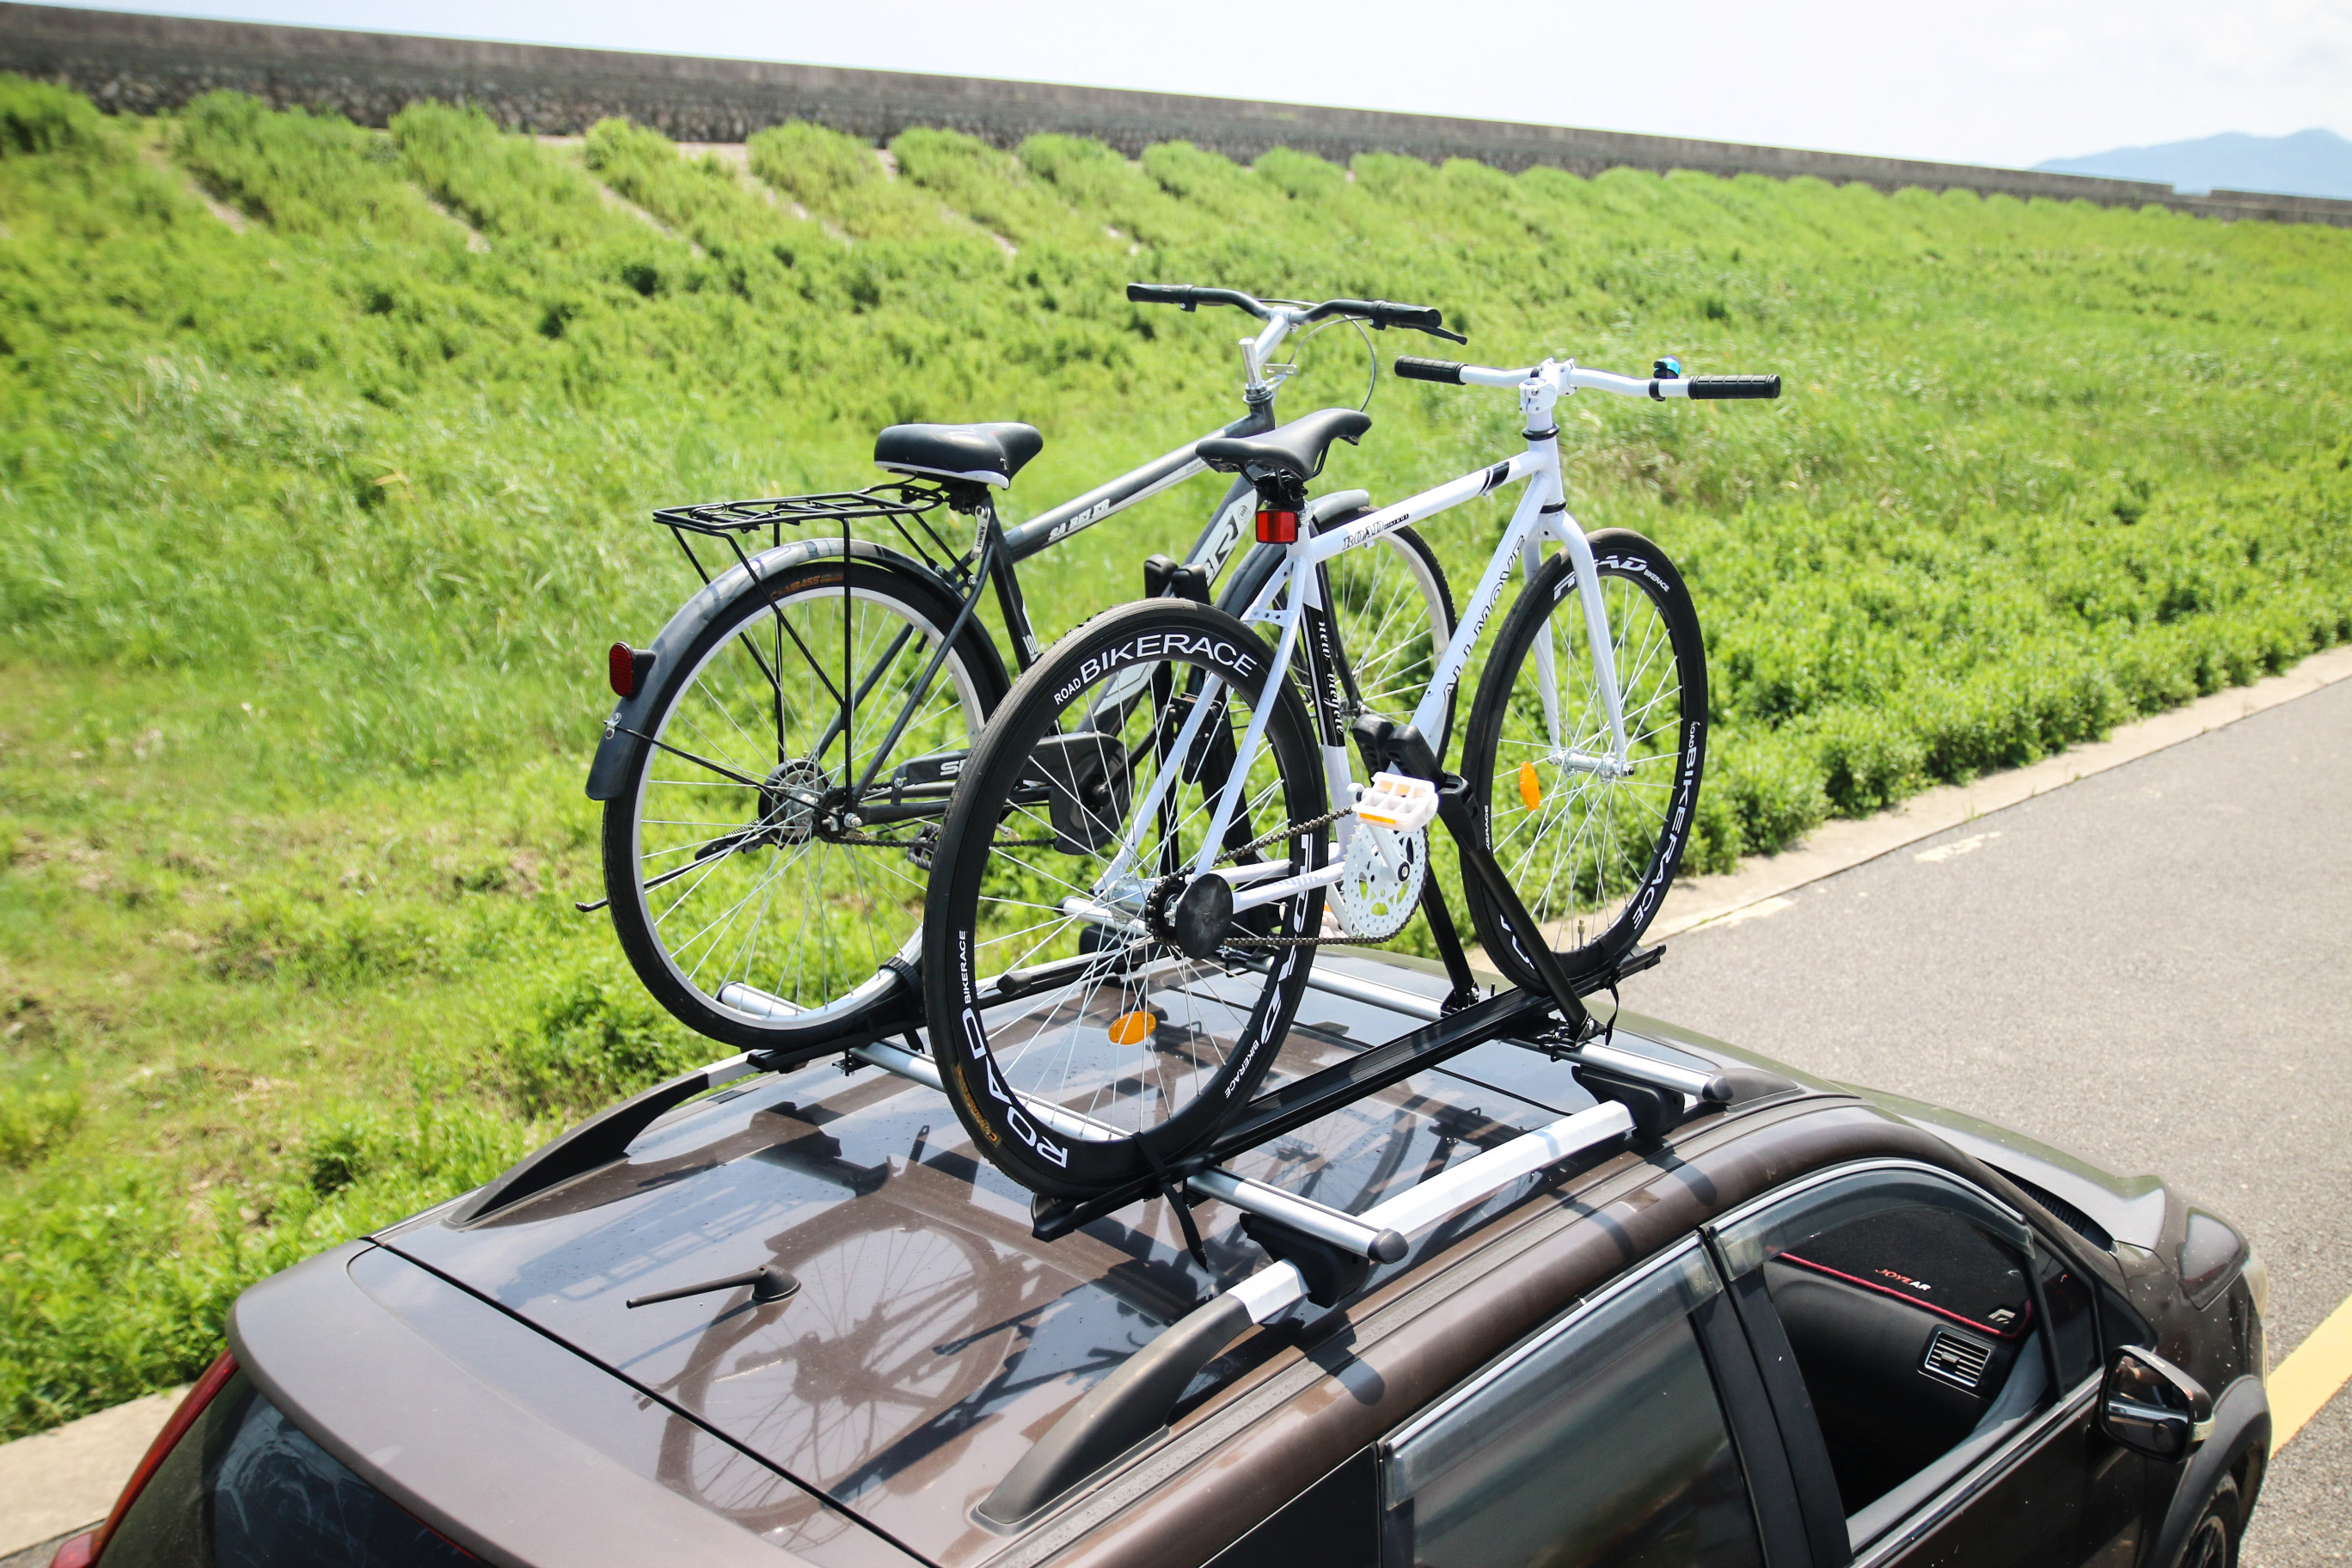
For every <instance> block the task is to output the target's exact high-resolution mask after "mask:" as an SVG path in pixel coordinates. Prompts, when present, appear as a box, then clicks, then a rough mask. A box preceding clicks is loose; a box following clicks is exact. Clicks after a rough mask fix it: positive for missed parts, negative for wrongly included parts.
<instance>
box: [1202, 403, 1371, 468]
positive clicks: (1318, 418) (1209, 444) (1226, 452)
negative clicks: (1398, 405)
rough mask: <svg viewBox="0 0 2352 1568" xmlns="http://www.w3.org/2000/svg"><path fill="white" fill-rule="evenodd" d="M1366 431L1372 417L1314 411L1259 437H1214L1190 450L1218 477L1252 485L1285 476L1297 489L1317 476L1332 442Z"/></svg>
mask: <svg viewBox="0 0 2352 1568" xmlns="http://www.w3.org/2000/svg"><path fill="white" fill-rule="evenodd" d="M1371 427H1372V417H1371V416H1370V415H1369V414H1365V413H1362V412H1360V411H1359V410H1357V409H1353V408H1320V409H1318V410H1316V411H1315V412H1314V413H1312V414H1309V415H1307V416H1306V417H1305V418H1303V419H1294V420H1292V421H1291V422H1290V423H1289V424H1287V425H1283V426H1276V428H1274V429H1272V430H1269V431H1267V432H1266V433H1265V435H1263V436H1219V437H1214V438H1213V439H1211V440H1207V441H1203V442H1202V443H1201V444H1200V445H1199V446H1197V447H1193V448H1192V450H1193V451H1194V452H1196V453H1198V454H1199V455H1200V458H1201V460H1202V462H1204V463H1206V464H1208V465H1209V467H1211V468H1214V469H1216V470H1217V471H1218V472H1220V473H1225V474H1232V473H1243V474H1247V475H1248V476H1249V477H1250V478H1252V479H1271V478H1273V477H1274V476H1276V475H1277V474H1282V475H1287V476H1288V477H1289V478H1291V479H1297V480H1298V481H1299V482H1300V483H1301V484H1304V483H1306V482H1307V480H1308V479H1313V478H1314V477H1315V476H1316V475H1317V474H1319V473H1321V472H1322V471H1323V454H1324V452H1325V451H1326V450H1328V448H1329V447H1330V445H1331V443H1332V442H1334V441H1353V440H1355V439H1356V437H1359V436H1361V435H1362V434H1363V433H1364V432H1365V431H1367V430H1369V429H1370V428H1371Z"/></svg>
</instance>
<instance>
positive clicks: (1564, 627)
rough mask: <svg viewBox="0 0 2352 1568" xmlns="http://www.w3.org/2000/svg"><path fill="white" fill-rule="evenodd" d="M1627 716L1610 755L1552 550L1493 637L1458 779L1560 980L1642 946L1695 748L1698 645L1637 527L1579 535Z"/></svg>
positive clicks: (1519, 962) (1666, 869)
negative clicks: (1618, 760)
mask: <svg viewBox="0 0 2352 1568" xmlns="http://www.w3.org/2000/svg"><path fill="white" fill-rule="evenodd" d="M1591 543H1592V553H1593V558H1594V561H1595V563H1596V564H1597V566H1598V567H1599V573H1598V577H1599V584H1600V588H1601V605H1602V608H1603V610H1604V612H1605V614H1606V616H1607V620H1608V628H1609V641H1610V647H1611V649H1612V657H1613V659H1614V662H1615V664H1616V668H1617V679H1618V685H1619V689H1620V692H1621V696H1622V711H1623V713H1624V720H1625V742H1626V748H1627V751H1626V763H1625V769H1624V771H1623V772H1622V773H1618V772H1617V771H1616V770H1615V768H1614V766H1613V764H1612V756H1611V750H1612V748H1611V744H1610V734H1609V716H1608V710H1607V708H1606V706H1605V704H1604V702H1603V700H1602V697H1601V687H1600V684H1599V682H1598V681H1597V680H1596V679H1594V671H1593V664H1592V650H1591V642H1590V641H1589V640H1588V638H1587V635H1586V630H1585V612H1584V603H1583V596H1582V595H1581V593H1580V591H1579V585H1578V583H1577V579H1576V570H1575V565H1574V563H1572V562H1571V561H1570V558H1569V557H1568V556H1567V555H1566V554H1559V555H1555V556H1553V557H1552V558H1551V559H1550V560H1549V561H1547V562H1545V563H1543V565H1542V566H1540V567H1538V569H1537V570H1536V572H1535V574H1534V575H1533V576H1532V577H1531V578H1530V579H1529V581H1528V585H1527V589H1526V591H1525V592H1524V593H1522V594H1521V595H1519V600H1518V603H1517V604H1516V605H1513V606H1512V607H1511V613H1510V615H1509V616H1508V617H1507V619H1506V620H1505V621H1504V623H1503V629H1502V631H1501V632H1500V633H1499V634H1498V635H1497V636H1496V641H1495V648H1494V652H1493V654H1492V655H1491V657H1489V658H1488V659H1487V661H1486V673H1485V675H1484V676H1482V677H1481V678H1480V679H1479V681H1478V695H1477V699H1476V700H1475V701H1474V702H1473V703H1472V704H1471V709H1470V732H1469V735H1468V738H1467V739H1466V741H1465V742H1464V746H1463V756H1462V772H1463V776H1464V777H1465V779H1466V780H1467V781H1468V784H1469V787H1470V806H1471V811H1472V815H1473V816H1474V817H1475V819H1476V821H1477V823H1478V826H1479V827H1480V828H1481V830H1482V831H1483V832H1484V833H1485V834H1486V842H1487V844H1488V845H1489V847H1492V848H1493V850H1494V852H1495V858H1496V860H1497V861H1498V862H1499V863H1500V864H1501V866H1502V868H1503V871H1504V874H1505V875H1506V876H1507V878H1508V879H1510V883H1511V886H1512V888H1513V889H1515V890H1517V893H1518V895H1519V898H1520V900H1521V901H1522V902H1524V903H1525V904H1526V905H1527V907H1528V912H1529V913H1531V914H1532V915H1534V916H1535V918H1536V921H1537V923H1538V925H1539V926H1540V927H1541V928H1542V931H1543V934H1544V938H1545V940H1546V941H1548V942H1549V943H1550V944H1551V947H1552V951H1553V952H1556V953H1558V954H1559V957H1560V960H1561V962H1562V963H1564V964H1565V965H1566V966H1567V968H1568V970H1569V973H1570V975H1572V976H1576V977H1579V978H1582V977H1587V976H1590V975H1592V974H1595V973H1601V972H1604V971H1606V970H1607V969H1608V967H1609V966H1610V965H1612V964H1613V963H1616V962H1617V961H1619V960H1620V959H1622V958H1623V957H1624V956H1625V954H1626V953H1628V952H1631V951H1632V950H1633V944H1634V943H1635V942H1638V941H1640V940H1641V936H1642V932H1643V930H1644V929H1645V928H1646V927H1647V926H1648V925H1649V923H1650V920H1651V917H1652V916H1654V914H1656V913H1657V910H1658V900H1661V899H1663V898H1664V896H1665V892H1666V889H1667V887H1668V885H1669V884H1671V883H1672V882H1673V881H1674V879H1675V869H1676V868H1678V867H1679V866H1680V865H1681V864H1682V856H1683V847H1684V845H1685V842H1686V841H1687V840H1688V837H1689V834H1690V826H1691V819H1692V811H1693V809H1694V807H1695V806H1696V803H1697V800H1698V788H1699V775H1700V773H1701V772H1702V771H1703V769H1704V766H1705V763H1706V647H1705V645H1704V644H1702V643H1701V641H1700V640H1699V630H1698V613H1697V611H1696V610H1695V609H1694V608H1693V607H1692V605H1691V599H1690V594H1689V591H1688V590H1687V589H1685V587H1684V585H1683V580H1682V574H1680V573H1678V572H1676V571H1675V567H1674V563H1672V562H1670V561H1668V560H1667V559H1666V557H1665V554H1664V552H1662V551H1660V550H1659V549H1658V547H1657V546H1656V545H1654V544H1652V543H1651V542H1649V541H1648V540H1646V539H1643V537H1641V535H1639V534H1636V533H1630V532H1627V531H1624V530H1622V529H1606V530H1603V531H1601V532H1598V533H1595V534H1593V535H1592V536H1591ZM1463 894H1464V897H1465V900H1466V901H1467V902H1468V904H1469V906H1470V916H1471V919H1472V920H1473V921H1475V922H1476V925H1477V929H1478V936H1479V940H1480V941H1481V942H1485V943H1486V953H1487V956H1488V957H1489V958H1490V959H1492V960H1493V962H1494V963H1495V966H1496V968H1497V969H1499V970H1501V971H1502V973H1504V975H1505V976H1506V977H1507V978H1508V979H1509V980H1510V981H1511V982H1512V983H1513V984H1517V985H1523V986H1528V987H1530V988H1534V987H1538V986H1539V985H1540V984H1541V982H1540V979H1539V978H1538V975H1537V973H1536V971H1535V965H1534V963H1533V962H1532V961H1531V960H1529V959H1528V956H1527V955H1526V954H1525V953H1524V952H1522V951H1520V949H1519V947H1518V937H1517V933H1515V932H1512V931H1508V930H1507V929H1506V928H1505V926H1504V924H1503V921H1502V919H1501V917H1500V915H1499V914H1498V913H1497V912H1496V909H1495V906H1494V902H1493V900H1490V899H1488V898H1487V897H1486V892H1485V889H1483V888H1481V887H1480V885H1479V884H1478V882H1477V880H1476V879H1475V878H1472V877H1468V876H1466V875H1465V877H1464V879H1463Z"/></svg>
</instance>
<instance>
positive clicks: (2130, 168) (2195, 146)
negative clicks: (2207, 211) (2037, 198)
mask: <svg viewBox="0 0 2352 1568" xmlns="http://www.w3.org/2000/svg"><path fill="white" fill-rule="evenodd" d="M2034 167H2036V168H2037V169H2046V170H2048V171H2049V172H2051V173H2052V174H2102V175H2105V177H2106V178H2108V179H2111V180H2155V181H2158V183H2160V184H2168V185H2170V186H2172V187H2173V188H2174V189H2176V190H2178V191H2179V192H2180V193H2181V194H2182V195H2203V194H2204V193H2205V192H2207V191H2216V190H2220V191H2271V192H2276V193H2279V194H2281V195H2294V196H2336V197H2338V198H2340V199H2342V200H2346V201H2352V142H2347V141H2346V140H2344V138H2343V137H2341V136H2338V135H2336V132H2333V131H2298V132H2295V133H2294V135H2292V136H2248V135H2246V134H2245V133H2243V132H2237V131H2231V132H2226V133H2225V134H2223V135H2220V136H2208V137H2206V138H2205V139H2204V140H2202V141H2200V142H2166V143H2165V144H2164V145H2163V146H2161V147H2118V148H2116V150H2115V151H2114V152H2112V153H2092V154H2091V155H2090V156H2089V157H2087V158H2053V159H2051V160H2050V162H2048V163H2037V164H2035V165H2034Z"/></svg>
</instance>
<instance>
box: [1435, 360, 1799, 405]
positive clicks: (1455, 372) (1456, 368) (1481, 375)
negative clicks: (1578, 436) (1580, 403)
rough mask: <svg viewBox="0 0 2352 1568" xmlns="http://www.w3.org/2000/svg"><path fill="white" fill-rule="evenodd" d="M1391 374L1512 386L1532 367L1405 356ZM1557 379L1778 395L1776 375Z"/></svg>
mask: <svg viewBox="0 0 2352 1568" xmlns="http://www.w3.org/2000/svg"><path fill="white" fill-rule="evenodd" d="M1396 373H1397V374H1398V375H1400V376H1402V377H1403V378H1404V379H1405V380H1407V381H1435V382H1443V383H1444V384H1447V385H1449V386H1505V387H1508V386H1517V385H1518V384H1519V383H1521V382H1523V381H1525V380H1527V378H1528V376H1530V375H1532V374H1535V372H1534V371H1533V370H1532V369H1529V370H1495V369H1492V368H1490V367H1488V366H1486V365H1483V364H1461V363H1456V362H1454V361H1453V360H1443V359H1413V358H1412V357H1410V356H1402V357H1400V358H1399V359H1398V360H1397V362H1396ZM1561 380H1562V381H1563V383H1564V384H1567V385H1569V386H1571V387H1590V388H1591V390H1593V391H1595V392H1613V393H1615V394H1617V395H1618V396H1620V397H1653V398H1656V399H1658V400H1659V401H1661V402H1663V401H1664V400H1665V399H1667V398H1669V397H1691V398H1698V399H1701V400H1706V399H1711V398H1729V397H1778V396H1780V377H1779V376H1777V375H1693V376H1671V377H1669V376H1634V375H1612V374H1610V373H1609V372H1607V371H1605V370H1571V371H1570V372H1569V373H1568V374H1567V375H1565V376H1564V377H1562V378H1561Z"/></svg>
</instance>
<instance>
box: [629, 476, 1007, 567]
mask: <svg viewBox="0 0 2352 1568" xmlns="http://www.w3.org/2000/svg"><path fill="white" fill-rule="evenodd" d="M949 504H950V496H949V493H948V491H947V489H946V488H945V487H943V486H940V485H932V484H926V483H922V482H920V481H917V480H906V481H902V482H898V483H891V484H880V485H876V486H875V487H874V488H872V489H864V490H829V491H825V492H824V493H822V494H817V495H804V496H770V497H767V498H765V499H762V500H718V501H698V502H696V503H695V504H693V505H691V506H668V507H660V508H656V510H655V511H654V521H656V522H658V523H660V524H661V525H662V526H663V527H665V528H667V529H668V530H669V531H670V537H671V538H673V539H675V540H677V547H678V548H679V549H680V550H682V551H684V552H686V558H687V561H688V563H690V564H691V565H692V566H693V567H694V571H695V575H697V576H698V577H700V578H701V579H702V580H703V582H705V583H709V581H710V579H711V572H710V569H709V567H708V566H706V565H704V564H703V561H702V557H701V556H700V555H698V553H696V552H695V548H694V544H693V541H694V540H696V539H706V540H718V541H719V542H723V543H724V544H726V546H727V548H728V549H729V551H730V552H732V553H733V555H734V557H735V561H736V563H738V564H740V565H743V566H746V567H748V566H749V565H750V563H751V561H750V556H749V555H748V554H747V553H746V552H745V551H744V548H743V543H742V542H743V540H745V539H746V538H748V537H751V536H752V535H756V534H758V533H760V532H761V531H765V532H766V533H767V535H768V541H767V548H770V549H773V548H775V547H776V546H778V545H781V544H782V543H783V542H784V530H785V529H787V528H793V529H799V528H804V527H810V526H812V525H818V524H821V525H823V527H824V530H826V531H837V532H839V533H841V534H842V535H843V536H844V537H845V538H846V537H847V535H848V532H849V528H850V525H851V524H853V523H859V522H867V523H870V522H887V523H888V524H889V525H890V526H891V527H892V528H893V529H895V530H896V531H898V537H899V538H901V539H903V540H904V541H906V542H907V547H908V549H909V550H911V551H913V552H915V554H916V556H917V557H919V559H920V560H921V561H922V562H923V563H924V564H925V565H927V566H929V567H930V568H931V570H933V571H934V572H937V573H938V574H940V576H942V577H945V578H947V579H948V580H949V581H950V582H953V583H958V584H961V583H962V582H964V581H965V580H966V578H967V576H968V574H969V573H970V569H971V559H972V553H971V552H970V551H960V550H958V549H957V548H956V547H955V546H954V545H952V544H950V543H949V542H947V541H946V540H945V539H943V538H941V537H940V532H939V531H938V530H937V529H935V528H933V527H932V526H931V525H930V523H929V521H925V520H926V517H927V515H928V514H929V513H931V512H934V511H937V510H939V509H940V508H941V507H943V506H947V505H949Z"/></svg>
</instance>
